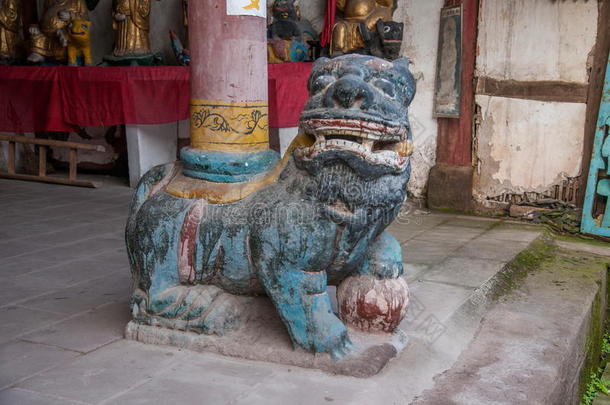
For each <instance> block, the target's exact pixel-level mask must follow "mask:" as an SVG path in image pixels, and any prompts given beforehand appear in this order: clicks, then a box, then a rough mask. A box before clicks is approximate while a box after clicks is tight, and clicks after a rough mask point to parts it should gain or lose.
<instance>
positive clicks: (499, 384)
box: [414, 240, 610, 405]
mask: <svg viewBox="0 0 610 405" xmlns="http://www.w3.org/2000/svg"><path fill="white" fill-rule="evenodd" d="M542 242H545V243H548V240H547V241H543V240H538V241H536V242H534V244H533V245H531V246H530V247H529V248H528V250H526V251H525V252H523V253H522V254H520V255H519V256H518V257H517V259H516V261H514V262H513V263H510V264H509V265H508V266H507V268H506V269H505V270H504V271H503V272H502V273H499V274H498V277H497V280H496V283H495V284H494V285H493V286H492V289H491V290H490V292H489V293H488V294H487V295H486V296H484V299H483V301H482V302H484V301H487V302H488V304H483V305H480V304H479V306H477V305H476V302H468V303H466V304H465V305H463V306H461V307H460V309H459V310H458V311H456V313H455V314H454V316H453V317H452V319H451V321H450V324H451V325H452V326H450V328H453V329H456V330H458V329H459V328H460V327H461V328H462V329H463V330H464V329H467V325H469V324H470V325H471V326H472V325H474V324H476V323H479V321H477V319H478V318H479V317H480V315H481V313H482V311H481V310H482V309H483V308H485V307H489V309H488V310H487V311H485V313H484V314H483V318H482V320H481V321H480V323H479V326H478V328H476V333H475V335H474V337H473V339H472V340H471V341H470V342H469V343H468V344H467V346H466V347H464V348H463V349H464V350H463V351H462V353H461V354H460V356H459V358H458V359H457V361H456V362H455V364H453V366H452V367H451V368H450V369H448V370H446V371H444V372H443V373H442V374H441V375H438V377H437V378H436V379H435V381H434V385H433V387H432V388H430V389H428V390H426V391H425V392H423V393H422V394H421V395H419V396H418V399H417V400H416V401H415V402H414V403H415V404H418V405H423V404H431V405H432V404H435V405H437V404H464V405H466V404H468V405H478V404H481V405H483V404H491V403H493V404H524V405H525V404H528V405H529V404H549V405H554V404H578V403H579V402H580V398H581V394H582V392H583V388H584V384H585V382H586V379H587V377H588V376H589V375H590V373H591V371H592V370H596V369H597V367H598V364H597V363H598V362H599V357H600V345H601V337H602V335H603V325H604V321H605V317H606V308H607V294H608V288H607V283H608V278H607V273H608V263H609V262H610V259H609V258H608V257H604V256H598V255H594V254H591V253H587V252H584V251H583V250H590V249H588V248H585V247H583V248H579V245H578V244H577V245H574V244H570V245H569V247H570V249H572V250H568V249H566V248H565V247H567V246H568V245H565V244H562V247H557V244H556V243H555V242H553V243H555V247H553V248H552V249H550V250H548V248H545V247H544V244H541V243H542ZM545 249H546V251H545ZM574 249H579V250H580V251H575V250H574ZM598 253H599V252H598ZM523 270H525V271H523ZM480 302H481V301H480ZM489 303H491V305H490V304H489ZM464 335H465V333H462V334H461V335H458V336H461V338H460V339H458V342H459V343H458V344H459V345H462V344H463V343H464V341H465V339H464ZM445 344H446V345H451V341H450V339H447V340H446V341H445Z"/></svg>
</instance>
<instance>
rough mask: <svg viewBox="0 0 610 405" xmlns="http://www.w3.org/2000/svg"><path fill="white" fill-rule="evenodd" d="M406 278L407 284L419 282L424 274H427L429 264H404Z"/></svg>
mask: <svg viewBox="0 0 610 405" xmlns="http://www.w3.org/2000/svg"><path fill="white" fill-rule="evenodd" d="M402 265H403V267H404V271H405V272H404V278H405V279H406V280H407V282H411V281H414V280H417V279H418V278H419V277H420V276H421V275H422V274H425V273H426V272H427V271H428V270H429V269H430V266H429V265H427V264H415V263H403V264H402Z"/></svg>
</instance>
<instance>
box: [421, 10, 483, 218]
mask: <svg viewBox="0 0 610 405" xmlns="http://www.w3.org/2000/svg"><path fill="white" fill-rule="evenodd" d="M459 4H462V8H463V11H462V12H463V16H462V100H461V112H460V118H459V119H456V118H439V119H438V137H437V151H436V166H434V167H433V168H432V170H431V172H430V179H429V183H428V205H429V206H430V207H431V208H450V209H456V210H460V211H469V210H470V209H471V204H472V186H473V183H472V181H473V179H472V176H473V172H474V170H473V164H472V140H473V130H474V114H475V107H474V106H475V102H474V69H475V63H476V47H477V28H478V15H479V0H446V1H445V6H446V7H448V6H456V5H459Z"/></svg>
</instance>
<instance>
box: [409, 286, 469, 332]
mask: <svg viewBox="0 0 610 405" xmlns="http://www.w3.org/2000/svg"><path fill="white" fill-rule="evenodd" d="M409 290H410V297H411V305H410V306H409V309H408V312H407V316H406V318H405V320H404V321H403V323H402V324H401V328H403V330H405V331H406V332H407V333H409V332H416V331H417V329H418V327H419V325H420V324H421V323H422V322H423V321H425V320H426V319H428V318H430V317H434V318H435V319H437V320H438V321H440V322H443V321H445V320H446V319H447V318H449V317H450V316H451V315H452V314H453V313H454V312H455V310H456V309H458V308H459V307H460V305H462V304H463V303H464V302H465V301H466V300H467V299H468V297H470V295H471V294H472V292H473V291H474V289H472V288H468V287H463V286H457V285H448V284H444V283H438V282H429V281H415V282H412V283H410V284H409Z"/></svg>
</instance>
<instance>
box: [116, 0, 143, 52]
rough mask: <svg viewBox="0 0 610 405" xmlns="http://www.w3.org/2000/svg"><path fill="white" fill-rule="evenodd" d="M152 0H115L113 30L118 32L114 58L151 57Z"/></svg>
mask: <svg viewBox="0 0 610 405" xmlns="http://www.w3.org/2000/svg"><path fill="white" fill-rule="evenodd" d="M150 2H151V0H114V1H113V7H112V17H113V28H114V29H115V31H116V36H115V42H114V51H113V56H115V57H118V58H121V57H127V58H129V57H132V56H142V55H150V54H151V51H150V39H149V36H148V33H149V31H150Z"/></svg>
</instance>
